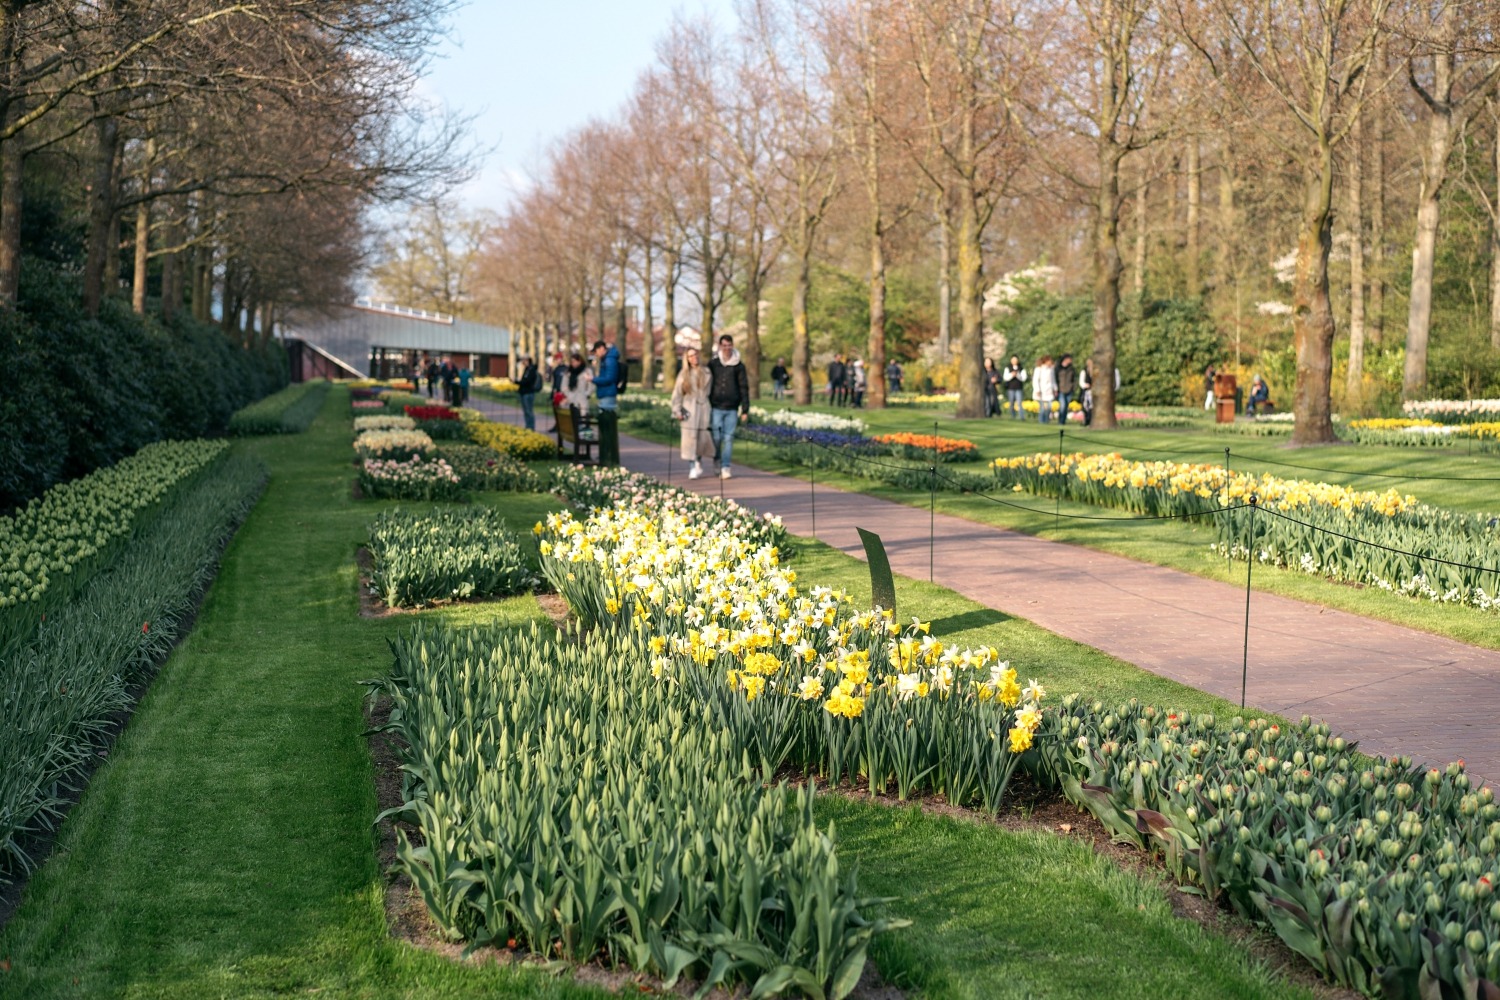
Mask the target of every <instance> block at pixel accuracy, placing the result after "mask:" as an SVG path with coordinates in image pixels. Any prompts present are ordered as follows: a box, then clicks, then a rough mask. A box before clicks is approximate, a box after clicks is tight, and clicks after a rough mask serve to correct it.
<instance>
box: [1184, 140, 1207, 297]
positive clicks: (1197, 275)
mask: <svg viewBox="0 0 1500 1000" xmlns="http://www.w3.org/2000/svg"><path fill="white" fill-rule="evenodd" d="M1202 168H1203V150H1202V147H1201V146H1200V144H1199V142H1198V137H1197V136H1193V137H1192V138H1191V139H1189V140H1188V148H1187V286H1188V287H1187V293H1188V298H1190V299H1196V298H1198V297H1199V296H1200V295H1202V294H1203V274H1202V264H1203V261H1202V247H1201V244H1200V242H1199V238H1198V235H1199V225H1198V220H1199V218H1200V217H1201V215H1202V212H1203V171H1202Z"/></svg>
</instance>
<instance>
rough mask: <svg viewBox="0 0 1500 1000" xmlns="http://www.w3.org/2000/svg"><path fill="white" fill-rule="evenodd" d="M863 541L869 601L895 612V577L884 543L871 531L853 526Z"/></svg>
mask: <svg viewBox="0 0 1500 1000" xmlns="http://www.w3.org/2000/svg"><path fill="white" fill-rule="evenodd" d="M854 530H855V531H857V532H859V540H860V541H862V542H864V543H865V561H866V562H868V563H869V564H870V601H871V603H873V604H874V605H876V606H877V607H881V608H887V609H889V610H890V612H891V613H892V614H895V613H896V579H895V577H893V576H892V575H891V560H890V558H889V557H888V556H887V555H886V554H885V543H884V542H882V541H881V540H880V536H879V535H877V534H875V532H873V531H866V530H865V529H864V528H855V529H854Z"/></svg>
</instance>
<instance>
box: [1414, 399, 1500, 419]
mask: <svg viewBox="0 0 1500 1000" xmlns="http://www.w3.org/2000/svg"><path fill="white" fill-rule="evenodd" d="M1401 412H1402V413H1404V414H1406V415H1407V416H1408V417H1414V418H1417V419H1424V420H1434V421H1437V422H1438V423H1441V424H1473V423H1485V422H1491V421H1500V399H1423V400H1415V399H1412V400H1407V401H1406V402H1404V403H1402V404H1401Z"/></svg>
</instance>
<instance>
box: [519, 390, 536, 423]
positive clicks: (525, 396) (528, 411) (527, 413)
mask: <svg viewBox="0 0 1500 1000" xmlns="http://www.w3.org/2000/svg"><path fill="white" fill-rule="evenodd" d="M521 416H522V418H524V419H525V421H526V429H527V430H528V431H534V430H536V393H534V392H523V393H521Z"/></svg>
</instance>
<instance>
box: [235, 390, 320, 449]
mask: <svg viewBox="0 0 1500 1000" xmlns="http://www.w3.org/2000/svg"><path fill="white" fill-rule="evenodd" d="M330 387H331V386H330V383H328V382H323V381H318V382H298V383H293V384H292V385H289V386H287V387H286V388H285V389H282V390H281V391H280V392H274V393H272V394H271V395H269V396H267V397H266V398H265V399H262V400H259V401H258V402H254V403H251V404H250V405H249V406H246V407H244V408H243V409H240V410H237V411H235V413H234V415H233V416H232V417H230V418H229V433H230V434H233V435H235V436H237V437H253V436H255V435H258V434H301V433H302V432H303V431H305V430H307V428H308V427H309V426H311V425H312V422H313V418H314V417H316V416H317V415H318V411H319V410H320V409H322V408H323V398H324V397H325V396H327V395H328V390H329V388H330Z"/></svg>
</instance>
